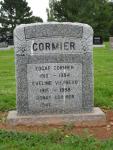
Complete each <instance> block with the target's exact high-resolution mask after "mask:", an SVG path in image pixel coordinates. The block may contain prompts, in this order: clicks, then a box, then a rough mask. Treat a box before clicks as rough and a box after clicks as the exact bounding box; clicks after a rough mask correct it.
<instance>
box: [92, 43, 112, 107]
mask: <svg viewBox="0 0 113 150" xmlns="http://www.w3.org/2000/svg"><path fill="white" fill-rule="evenodd" d="M94 100H95V105H96V106H101V107H104V108H112V109H113V50H110V48H109V44H108V43H106V47H105V48H95V49H94Z"/></svg>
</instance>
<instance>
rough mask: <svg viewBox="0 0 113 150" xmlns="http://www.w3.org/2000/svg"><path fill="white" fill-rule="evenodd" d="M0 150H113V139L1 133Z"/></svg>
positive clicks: (55, 132)
mask: <svg viewBox="0 0 113 150" xmlns="http://www.w3.org/2000/svg"><path fill="white" fill-rule="evenodd" d="M0 150H113V139H109V140H106V141H105V140H103V141H100V140H97V139H94V138H93V137H91V136H90V135H88V134H86V133H85V134H84V135H83V136H82V137H80V136H75V135H65V134H64V133H62V132H59V131H57V130H56V131H51V132H50V133H48V134H30V133H17V132H6V131H0Z"/></svg>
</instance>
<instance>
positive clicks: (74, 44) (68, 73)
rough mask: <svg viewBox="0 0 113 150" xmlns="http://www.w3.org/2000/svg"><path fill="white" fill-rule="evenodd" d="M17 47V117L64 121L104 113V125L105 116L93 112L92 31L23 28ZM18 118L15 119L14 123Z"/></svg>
mask: <svg viewBox="0 0 113 150" xmlns="http://www.w3.org/2000/svg"><path fill="white" fill-rule="evenodd" d="M14 43H15V56H16V80H17V112H15V114H16V115H15V116H18V117H20V116H29V115H32V116H37V117H38V120H39V117H40V116H43V115H51V116H52V115H53V116H54V115H57V117H58V115H59V116H60V115H63V116H62V117H63V118H65V117H64V116H65V115H66V117H68V115H70V114H81V113H89V114H90V113H97V112H98V111H99V113H100V114H99V115H98V114H96V117H97V118H98V119H101V118H102V119H105V117H104V114H103V112H101V111H100V110H97V109H95V110H94V103H93V88H94V86H93V60H92V59H93V51H92V47H93V46H92V45H93V30H92V28H91V27H90V26H89V25H86V24H80V23H45V24H40V23H39V24H30V25H20V26H18V27H17V28H16V29H15V31H14ZM96 110H97V112H95V111H96ZM13 113H14V112H13ZM15 116H14V114H12V115H11V113H10V115H9V120H11V119H12V120H13V119H14V118H16V117H15ZM11 117H12V118H11ZM54 117H55V116H54ZM72 118H73V117H72V116H71V120H73V119H72ZM75 118H76V117H75ZM83 118H84V117H83V116H82V119H83ZM87 118H88V117H87ZM89 118H90V119H91V118H92V116H90V117H89ZM89 118H88V119H89ZM43 119H44V118H43ZM79 119H80V118H79Z"/></svg>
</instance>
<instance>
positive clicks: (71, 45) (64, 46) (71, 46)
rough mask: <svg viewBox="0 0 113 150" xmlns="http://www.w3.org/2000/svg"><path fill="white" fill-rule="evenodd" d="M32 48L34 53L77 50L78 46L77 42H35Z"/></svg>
mask: <svg viewBox="0 0 113 150" xmlns="http://www.w3.org/2000/svg"><path fill="white" fill-rule="evenodd" d="M32 48H33V51H48V50H52V51H54V50H76V44H75V42H56V43H55V42H54V43H53V42H52V43H49V42H48V43H38V42H34V43H33V45H32Z"/></svg>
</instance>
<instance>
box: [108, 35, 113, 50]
mask: <svg viewBox="0 0 113 150" xmlns="http://www.w3.org/2000/svg"><path fill="white" fill-rule="evenodd" d="M109 41H110V48H111V49H113V37H110V38H109Z"/></svg>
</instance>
